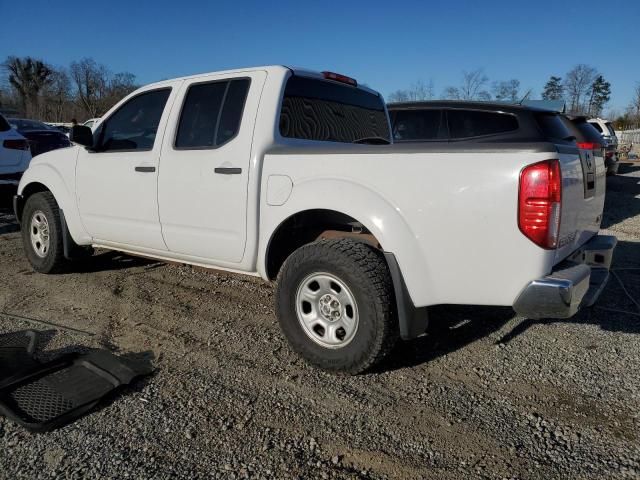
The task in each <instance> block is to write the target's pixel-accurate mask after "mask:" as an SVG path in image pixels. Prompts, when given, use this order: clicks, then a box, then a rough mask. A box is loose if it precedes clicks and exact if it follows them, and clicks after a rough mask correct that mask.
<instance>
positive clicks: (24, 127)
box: [9, 118, 54, 132]
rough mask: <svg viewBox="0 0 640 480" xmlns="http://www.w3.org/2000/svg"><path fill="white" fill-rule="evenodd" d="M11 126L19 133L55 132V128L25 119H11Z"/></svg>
mask: <svg viewBox="0 0 640 480" xmlns="http://www.w3.org/2000/svg"><path fill="white" fill-rule="evenodd" d="M9 124H10V125H11V126H12V127H13V128H15V129H16V130H18V131H19V132H26V131H29V130H54V128H53V127H50V126H49V125H46V124H44V123H42V122H37V121H35V120H26V119H23V118H10V119H9Z"/></svg>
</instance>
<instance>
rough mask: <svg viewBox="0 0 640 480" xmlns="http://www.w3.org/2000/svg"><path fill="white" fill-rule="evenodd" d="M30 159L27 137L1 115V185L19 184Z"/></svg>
mask: <svg viewBox="0 0 640 480" xmlns="http://www.w3.org/2000/svg"><path fill="white" fill-rule="evenodd" d="M30 160H31V152H30V151H29V142H28V141H27V139H26V138H24V137H23V136H22V135H20V134H19V133H18V132H17V131H15V130H14V129H13V128H11V125H10V124H9V122H7V120H6V119H5V118H4V117H3V116H2V115H0V185H6V184H13V185H17V184H18V181H19V180H20V177H22V173H23V172H24V171H25V170H26V169H27V167H28V166H29V161H30Z"/></svg>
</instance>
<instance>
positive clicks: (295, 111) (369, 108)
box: [280, 75, 390, 143]
mask: <svg viewBox="0 0 640 480" xmlns="http://www.w3.org/2000/svg"><path fill="white" fill-rule="evenodd" d="M280 134H281V135H282V136H283V137H290V138H302V139H306V140H321V141H328V142H342V143H352V142H354V141H358V140H363V139H370V138H382V139H385V140H390V132H389V123H388V120H387V115H386V113H385V109H384V103H383V101H382V99H381V98H380V97H379V96H378V95H376V94H373V93H370V92H367V91H365V90H362V89H359V88H356V87H352V86H349V85H344V84H341V83H337V82H332V81H325V80H319V79H313V78H305V77H299V76H296V75H294V76H292V77H291V78H289V80H288V81H287V86H286V87H285V92H284V98H283V100H282V111H281V112H280Z"/></svg>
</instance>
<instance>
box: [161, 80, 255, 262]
mask: <svg viewBox="0 0 640 480" xmlns="http://www.w3.org/2000/svg"><path fill="white" fill-rule="evenodd" d="M266 75H267V74H266V72H264V71H248V72H242V73H238V74H234V75H223V76H221V75H207V76H202V77H198V78H195V79H190V80H188V81H185V82H184V84H183V86H182V89H181V95H180V97H179V98H180V103H181V104H180V105H176V108H175V109H174V112H173V113H172V116H171V119H170V121H169V128H168V129H167V135H166V137H165V140H164V145H163V150H162V159H161V162H160V175H159V178H158V200H159V207H160V221H161V224H162V233H163V236H164V239H165V241H166V244H167V247H168V248H169V250H170V251H171V252H173V253H176V254H179V255H184V256H188V257H197V258H201V259H203V260H206V261H204V262H203V263H215V262H226V263H238V262H240V261H241V260H242V257H243V254H244V248H245V243H246V236H247V188H248V182H249V174H250V166H251V146H252V141H253V128H254V124H255V117H256V113H257V110H258V105H259V100H260V92H261V91H262V87H263V85H264V82H265V79H266Z"/></svg>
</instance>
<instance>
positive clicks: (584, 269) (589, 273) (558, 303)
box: [513, 235, 618, 319]
mask: <svg viewBox="0 0 640 480" xmlns="http://www.w3.org/2000/svg"><path fill="white" fill-rule="evenodd" d="M617 242H618V240H617V239H616V237H613V236H608V235H597V236H595V237H593V238H592V239H591V240H589V241H588V242H587V243H586V244H584V245H583V246H582V247H581V248H580V249H579V250H577V251H576V252H574V253H573V254H572V255H571V256H570V257H569V258H568V259H567V260H565V261H563V262H562V263H560V264H559V265H557V266H556V268H555V269H554V270H553V271H552V272H551V274H550V275H547V276H546V277H543V278H539V279H537V280H534V281H532V282H531V283H529V285H527V286H526V287H525V288H524V290H523V291H522V292H521V293H520V295H519V296H518V298H517V300H516V302H515V303H514V305H513V309H514V310H515V311H516V313H518V314H519V315H522V316H525V317H527V318H532V319H536V318H569V317H572V316H573V315H575V314H576V313H577V312H578V310H580V309H581V308H583V307H590V306H591V305H593V304H594V303H595V302H596V300H597V299H598V297H599V296H600V293H602V290H603V289H604V287H605V285H606V284H607V280H608V279H609V268H610V267H611V260H612V258H613V251H614V249H615V247H616V243H617Z"/></svg>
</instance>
